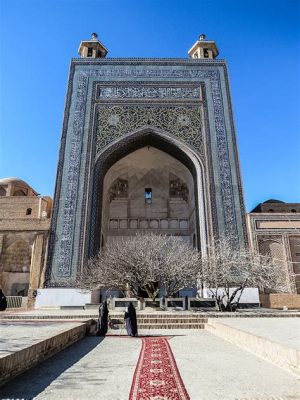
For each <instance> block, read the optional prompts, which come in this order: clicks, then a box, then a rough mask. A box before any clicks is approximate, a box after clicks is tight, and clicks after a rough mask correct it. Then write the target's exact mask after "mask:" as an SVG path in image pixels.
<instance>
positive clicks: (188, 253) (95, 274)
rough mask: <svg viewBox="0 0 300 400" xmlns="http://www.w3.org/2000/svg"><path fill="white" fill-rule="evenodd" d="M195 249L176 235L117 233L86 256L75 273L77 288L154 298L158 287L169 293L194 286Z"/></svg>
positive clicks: (167, 294) (196, 261) (169, 294)
mask: <svg viewBox="0 0 300 400" xmlns="http://www.w3.org/2000/svg"><path fill="white" fill-rule="evenodd" d="M198 257H199V255H198V252H197V251H196V250H194V249H192V248H191V246H190V245H189V244H187V243H185V242H184V241H183V240H182V239H181V238H180V237H175V236H165V235H155V234H153V233H150V234H144V235H141V234H139V235H137V236H133V237H121V238H118V240H116V241H114V242H112V243H109V244H107V246H106V247H105V251H103V252H101V253H99V254H98V255H96V256H95V257H94V258H92V259H90V260H89V261H88V263H87V265H86V268H85V269H84V271H83V272H82V273H81V274H80V275H79V276H78V278H77V280H76V286H77V287H79V288H81V289H89V290H94V289H99V288H106V289H114V290H120V291H121V292H122V293H123V294H128V292H130V293H131V295H133V296H134V297H137V298H139V297H143V296H142V295H141V293H142V292H146V293H147V295H148V296H149V297H150V298H152V299H154V298H155V297H156V296H157V295H158V293H159V290H160V289H163V290H164V291H165V294H166V296H173V295H174V294H175V293H176V292H178V291H179V290H181V289H183V288H185V287H195V285H196V277H197V273H198V271H199V260H198Z"/></svg>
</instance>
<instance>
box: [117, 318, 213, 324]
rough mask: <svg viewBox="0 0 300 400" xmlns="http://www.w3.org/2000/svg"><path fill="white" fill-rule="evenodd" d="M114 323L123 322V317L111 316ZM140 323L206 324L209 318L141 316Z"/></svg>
mask: <svg viewBox="0 0 300 400" xmlns="http://www.w3.org/2000/svg"><path fill="white" fill-rule="evenodd" d="M111 321H112V322H113V323H123V322H122V321H123V318H111ZM137 322H138V324H186V323H191V324H195V323H198V324H205V323H207V319H205V318H197V319H191V318H164V319H157V318H139V319H137Z"/></svg>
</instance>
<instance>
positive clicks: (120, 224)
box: [102, 146, 196, 243]
mask: <svg viewBox="0 0 300 400" xmlns="http://www.w3.org/2000/svg"><path fill="white" fill-rule="evenodd" d="M177 178H178V180H176V179H177ZM118 179H120V180H121V181H122V182H127V185H128V187H127V193H125V192H126V190H125V192H124V193H123V195H122V194H121V195H120V196H116V197H115V198H114V199H112V198H111V195H110V193H111V189H112V187H114V184H115V182H116V181H117V180H118ZM174 179H175V181H176V182H177V183H176V185H177V184H179V188H181V191H180V190H178V192H176V193H178V195H177V194H176V193H175V195H174V194H173V195H170V182H171V183H172V182H173V181H174ZM178 182H179V183H178ZM181 183H182V186H181ZM185 186H186V188H187V191H186V192H184V191H185V189H184V187H185ZM176 187H177V186H176ZM145 188H151V189H152V202H151V204H148V203H146V202H145V197H144V192H145ZM182 188H183V189H182ZM184 193H185V194H186V196H185V195H184ZM102 204H103V208H102V233H103V234H104V236H105V240H108V239H109V238H110V237H112V236H118V235H123V236H124V235H125V236H126V235H132V234H135V233H136V231H137V230H141V229H142V228H144V230H155V231H159V232H162V233H168V234H176V235H180V236H182V237H185V238H186V239H187V238H189V239H188V240H189V241H190V242H191V243H192V237H193V235H194V233H195V230H196V228H195V194H194V179H193V177H192V175H191V173H190V171H189V170H188V168H187V167H186V166H185V165H183V164H182V163H181V162H180V161H178V160H177V159H176V158H174V157H172V156H170V155H169V154H167V153H165V152H163V151H161V150H159V149H157V148H155V147H152V146H146V147H143V148H141V149H138V150H136V151H134V152H132V153H130V154H128V155H126V156H125V157H123V158H122V159H120V160H119V161H118V162H116V163H115V164H114V165H113V166H112V167H111V168H110V169H109V170H108V172H107V173H106V175H105V178H104V183H103V203H102Z"/></svg>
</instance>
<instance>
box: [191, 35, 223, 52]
mask: <svg viewBox="0 0 300 400" xmlns="http://www.w3.org/2000/svg"><path fill="white" fill-rule="evenodd" d="M218 54H219V51H218V48H217V46H216V42H215V41H213V40H206V36H205V35H204V34H203V33H202V34H201V35H200V36H199V39H198V40H197V42H196V43H195V44H194V45H193V46H192V47H191V49H190V50H189V51H188V55H189V56H190V57H191V58H216V57H217V56H218Z"/></svg>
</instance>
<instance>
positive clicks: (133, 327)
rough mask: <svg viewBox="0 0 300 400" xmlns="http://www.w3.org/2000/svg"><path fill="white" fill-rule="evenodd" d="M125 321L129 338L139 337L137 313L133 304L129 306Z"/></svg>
mask: <svg viewBox="0 0 300 400" xmlns="http://www.w3.org/2000/svg"><path fill="white" fill-rule="evenodd" d="M124 319H125V324H126V330H127V334H128V336H137V335H138V330H137V320H136V312H135V308H134V306H133V304H132V302H130V303H129V304H128V307H127V311H125V316H124Z"/></svg>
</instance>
